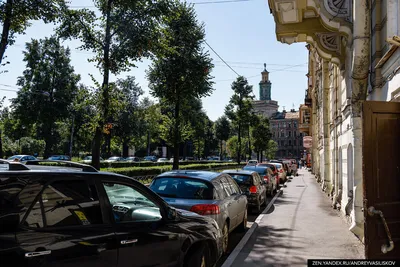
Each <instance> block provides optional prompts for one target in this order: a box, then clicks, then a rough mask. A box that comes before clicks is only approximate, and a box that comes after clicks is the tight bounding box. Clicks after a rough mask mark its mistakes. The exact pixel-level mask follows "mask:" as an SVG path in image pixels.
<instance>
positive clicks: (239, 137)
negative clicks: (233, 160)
mask: <svg viewBox="0 0 400 267" xmlns="http://www.w3.org/2000/svg"><path fill="white" fill-rule="evenodd" d="M240 131H241V129H240V122H239V123H238V150H237V163H238V164H240V156H241V153H240V152H241V150H242V144H241V136H240Z"/></svg>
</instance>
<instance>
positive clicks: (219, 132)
mask: <svg viewBox="0 0 400 267" xmlns="http://www.w3.org/2000/svg"><path fill="white" fill-rule="evenodd" d="M230 134H231V123H230V121H229V120H228V118H227V117H226V116H222V117H220V118H218V119H217V120H216V121H215V135H216V137H217V139H218V140H219V142H220V152H219V156H220V158H221V159H222V154H223V152H222V142H223V141H226V140H228V138H229V136H230Z"/></svg>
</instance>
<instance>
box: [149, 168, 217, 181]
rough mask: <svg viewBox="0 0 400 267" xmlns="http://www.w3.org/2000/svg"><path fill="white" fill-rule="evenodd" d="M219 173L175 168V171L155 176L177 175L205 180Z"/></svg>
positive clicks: (215, 176)
mask: <svg viewBox="0 0 400 267" xmlns="http://www.w3.org/2000/svg"><path fill="white" fill-rule="evenodd" d="M220 175H221V173H218V172H210V171H196V170H175V171H168V172H164V173H162V174H160V175H158V176H157V177H156V178H161V177H178V176H179V177H182V178H184V177H187V178H195V179H201V180H205V181H212V180H214V179H215V178H217V177H218V176H220ZM156 178H155V179H156Z"/></svg>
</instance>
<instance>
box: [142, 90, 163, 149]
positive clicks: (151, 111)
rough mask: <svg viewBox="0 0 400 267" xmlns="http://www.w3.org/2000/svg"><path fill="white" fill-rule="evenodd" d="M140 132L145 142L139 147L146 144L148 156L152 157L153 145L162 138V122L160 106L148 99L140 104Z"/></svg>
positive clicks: (144, 99)
mask: <svg viewBox="0 0 400 267" xmlns="http://www.w3.org/2000/svg"><path fill="white" fill-rule="evenodd" d="M140 122H141V123H140V127H139V128H140V129H141V130H140V131H141V132H142V135H143V134H144V136H142V137H144V138H142V140H143V142H141V143H138V144H137V146H139V145H141V144H146V152H147V153H146V154H147V156H150V154H151V143H152V142H154V141H155V140H156V139H157V140H159V138H160V122H161V110H160V105H159V104H155V103H154V102H153V101H151V100H150V99H149V98H148V97H145V98H143V100H142V101H141V102H140Z"/></svg>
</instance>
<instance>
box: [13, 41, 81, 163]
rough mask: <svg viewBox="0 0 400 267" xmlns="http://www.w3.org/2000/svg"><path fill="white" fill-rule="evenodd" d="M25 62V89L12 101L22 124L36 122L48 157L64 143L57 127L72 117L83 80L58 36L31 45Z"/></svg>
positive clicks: (38, 133)
mask: <svg viewBox="0 0 400 267" xmlns="http://www.w3.org/2000/svg"><path fill="white" fill-rule="evenodd" d="M24 61H25V62H26V69H25V70H24V71H23V75H22V76H20V77H19V78H18V82H17V84H18V85H19V86H21V90H20V91H18V94H17V97H16V98H14V99H12V108H13V109H14V115H15V119H17V120H19V121H20V122H21V124H22V125H24V126H28V127H29V126H32V124H33V123H36V131H37V135H38V136H41V137H43V139H44V140H45V142H46V148H45V153H44V156H45V157H47V156H49V154H50V153H52V152H53V150H54V145H55V144H57V143H58V142H59V141H60V138H59V135H58V134H57V132H56V130H55V129H56V126H55V124H56V122H57V121H61V120H65V119H66V118H68V117H69V115H70V114H69V112H70V110H69V107H70V105H71V104H72V102H73V99H74V96H75V94H76V92H77V89H78V86H77V83H78V81H79V79H80V77H79V75H76V74H75V73H74V68H73V67H72V66H71V64H70V51H69V49H68V48H64V47H62V46H61V44H60V42H59V41H58V39H56V38H55V37H50V38H45V39H42V40H32V41H31V42H30V43H27V44H26V51H25V52H24Z"/></svg>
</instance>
